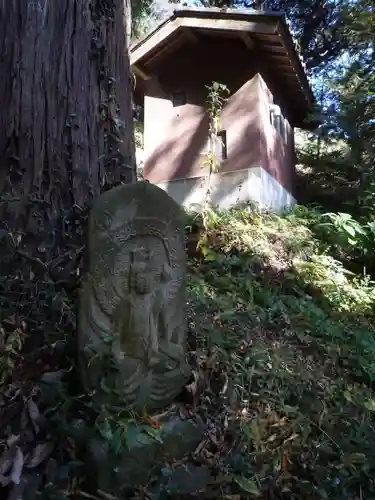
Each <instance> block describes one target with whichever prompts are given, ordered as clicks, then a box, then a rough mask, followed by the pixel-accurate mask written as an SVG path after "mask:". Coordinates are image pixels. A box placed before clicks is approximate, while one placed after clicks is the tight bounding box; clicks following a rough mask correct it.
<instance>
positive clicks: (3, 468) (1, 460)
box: [0, 446, 16, 475]
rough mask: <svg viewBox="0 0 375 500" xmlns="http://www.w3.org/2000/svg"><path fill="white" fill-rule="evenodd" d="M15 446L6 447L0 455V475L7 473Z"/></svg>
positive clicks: (11, 462)
mask: <svg viewBox="0 0 375 500" xmlns="http://www.w3.org/2000/svg"><path fill="white" fill-rule="evenodd" d="M15 452H16V449H15V447H14V446H13V447H10V448H8V449H6V450H5V451H4V452H3V453H2V455H1V456H0V475H4V474H7V473H8V472H9V470H10V468H11V467H12V464H13V458H14V455H15Z"/></svg>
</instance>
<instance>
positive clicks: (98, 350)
mask: <svg viewBox="0 0 375 500" xmlns="http://www.w3.org/2000/svg"><path fill="white" fill-rule="evenodd" d="M88 250H89V269H88V272H87V275H86V278H85V281H84V285H83V289H82V294H81V303H80V311H79V329H78V330H79V331H78V334H79V350H80V354H81V371H82V376H83V380H84V383H85V386H86V389H87V390H88V391H90V392H92V391H96V394H97V397H98V398H99V399H100V400H101V401H108V400H110V401H116V402H117V403H118V402H119V400H120V401H122V402H124V403H126V404H129V405H134V406H135V407H136V408H137V409H139V410H142V409H143V408H145V407H147V408H148V409H156V408H159V407H162V406H164V405H165V404H167V403H169V402H170V401H171V400H172V399H173V397H174V396H176V395H177V394H178V393H179V392H180V391H181V389H182V387H183V385H184V383H185V382H186V380H187V378H188V377H189V373H190V372H189V369H188V366H187V364H186V362H185V352H184V351H185V343H186V328H185V305H186V301H185V285H184V278H185V265H186V262H185V259H186V256H185V249H184V234H183V226H182V222H181V211H180V208H179V206H178V205H177V204H176V203H175V202H174V201H173V200H172V199H171V198H170V197H169V196H168V195H167V194H166V193H165V192H164V191H162V190H161V189H159V188H158V187H156V186H154V185H152V184H149V183H137V184H133V185H128V186H119V187H117V188H114V189H112V190H111V191H108V192H106V193H105V194H104V195H102V196H101V197H100V198H99V199H98V200H97V202H96V203H95V205H94V207H93V209H92V213H91V217H90V234H89V248H88ZM108 339H110V340H109V341H108ZM108 359H110V366H108ZM103 379H105V386H106V387H107V388H108V387H110V388H112V393H113V394H112V393H111V392H109V393H108V391H107V393H106V394H104V393H102V391H101V390H100V387H101V386H102V385H103V384H102V383H101V382H102V380H103Z"/></svg>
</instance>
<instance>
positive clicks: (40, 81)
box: [0, 0, 135, 257]
mask: <svg viewBox="0 0 375 500" xmlns="http://www.w3.org/2000/svg"><path fill="white" fill-rule="evenodd" d="M124 5H125V4H124V0H91V1H90V0H0V197H1V198H0V224H1V227H2V229H3V230H4V229H5V230H6V231H8V232H11V233H12V234H13V237H16V241H17V245H18V248H19V249H27V251H28V252H29V254H33V255H34V256H35V255H36V254H37V253H38V250H41V245H42V242H43V246H44V247H45V245H47V247H48V248H49V249H50V252H48V253H49V255H50V257H52V256H54V257H56V254H60V253H61V247H62V246H63V245H64V241H63V240H61V235H62V234H63V233H64V224H66V222H67V214H68V213H69V212H71V210H72V207H81V208H83V207H85V206H87V205H89V204H90V201H91V200H92V199H93V198H95V197H96V196H98V194H99V193H100V192H101V190H102V189H105V187H108V186H111V185H113V184H114V183H118V182H125V183H129V182H133V181H134V180H135V154H134V142H133V120H132V106H131V84H132V81H131V72H130V66H129V58H128V53H127V39H126V38H127V37H126V26H127V19H126V8H125V7H124ZM44 251H45V250H44Z"/></svg>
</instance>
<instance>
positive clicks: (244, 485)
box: [233, 475, 261, 497]
mask: <svg viewBox="0 0 375 500" xmlns="http://www.w3.org/2000/svg"><path fill="white" fill-rule="evenodd" d="M233 479H234V481H235V482H236V483H237V484H238V486H239V487H240V488H241V489H242V490H243V491H246V492H247V493H250V494H251V495H254V496H256V497H260V496H261V491H260V489H259V486H258V484H257V482H256V481H255V480H254V479H250V478H247V477H244V476H239V475H236V476H233Z"/></svg>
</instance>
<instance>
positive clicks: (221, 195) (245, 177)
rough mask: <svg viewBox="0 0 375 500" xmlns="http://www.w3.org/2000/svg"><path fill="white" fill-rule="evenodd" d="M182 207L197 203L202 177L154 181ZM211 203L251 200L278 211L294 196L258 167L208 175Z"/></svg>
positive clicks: (203, 189)
mask: <svg viewBox="0 0 375 500" xmlns="http://www.w3.org/2000/svg"><path fill="white" fill-rule="evenodd" d="M157 185H158V186H159V187H161V188H162V189H164V190H165V191H166V192H167V193H168V194H169V195H170V196H171V197H172V198H174V199H175V200H176V201H177V202H178V203H180V204H181V205H183V206H185V207H190V208H194V207H197V208H198V207H199V206H202V204H203V203H204V199H205V195H206V192H207V186H206V178H205V177H195V178H189V179H180V180H175V181H169V182H160V183H158V184H157ZM211 186H212V194H211V203H212V204H213V205H216V206H219V207H221V208H229V207H231V206H233V205H236V204H238V203H246V202H249V201H255V202H257V203H258V204H259V206H260V207H262V208H267V209H270V210H272V211H274V212H279V211H281V210H283V209H285V208H288V207H292V206H293V205H295V203H296V200H295V198H294V197H293V196H292V195H291V194H290V193H289V192H288V191H287V190H286V189H284V188H283V186H281V184H279V183H278V182H277V181H276V179H274V178H273V177H272V176H271V175H270V174H269V173H268V172H266V171H265V170H264V169H263V168H262V167H254V168H249V169H247V170H237V171H236V172H226V173H217V174H213V175H212V181H211Z"/></svg>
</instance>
